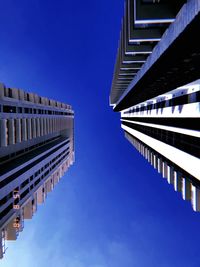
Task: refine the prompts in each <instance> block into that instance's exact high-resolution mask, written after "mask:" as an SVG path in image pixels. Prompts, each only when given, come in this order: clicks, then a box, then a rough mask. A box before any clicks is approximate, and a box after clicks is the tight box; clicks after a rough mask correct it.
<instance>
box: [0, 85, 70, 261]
mask: <svg viewBox="0 0 200 267" xmlns="http://www.w3.org/2000/svg"><path fill="white" fill-rule="evenodd" d="M73 122H74V112H73V110H72V107H71V106H70V105H66V104H64V103H61V102H57V101H54V100H51V99H48V98H45V97H40V96H38V95H37V94H33V93H27V92H25V91H23V90H21V89H15V88H7V87H6V86H5V85H4V84H0V258H2V257H3V254H4V253H5V249H6V248H5V241H6V240H15V239H16V238H17V235H18V234H19V232H20V231H22V229H23V227H24V219H31V218H32V216H33V214H34V213H35V212H36V210H37V204H41V203H43V202H44V200H45V198H46V196H47V194H48V193H49V192H50V191H52V189H53V188H54V186H55V185H56V184H57V182H58V181H59V180H60V178H61V177H62V176H63V175H64V173H65V172H66V171H67V169H68V167H69V166H70V165H71V164H72V163H73V161H74V126H73V125H74V123H73Z"/></svg>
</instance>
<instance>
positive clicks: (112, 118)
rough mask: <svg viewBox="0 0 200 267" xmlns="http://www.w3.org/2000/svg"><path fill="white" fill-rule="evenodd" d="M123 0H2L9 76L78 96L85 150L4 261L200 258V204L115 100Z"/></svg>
mask: <svg viewBox="0 0 200 267" xmlns="http://www.w3.org/2000/svg"><path fill="white" fill-rule="evenodd" d="M123 2H124V1H123V0H100V1H97V0H85V1H81V0H77V1H69V0H65V1H64V0H57V1H56V0H28V1H27V0H26V1H25V0H20V1H19V0H6V1H0V10H1V14H0V36H1V38H0V81H2V82H3V83H5V84H6V85H7V86H11V87H18V88H22V89H25V90H28V91H33V92H35V93H38V94H40V95H43V96H46V97H49V98H53V99H57V100H59V101H63V102H66V103H69V104H71V105H73V108H74V110H75V150H76V161H75V164H74V165H73V166H72V167H71V168H70V170H69V171H68V172H67V174H66V175H65V176H64V177H63V178H62V180H61V181H60V183H59V184H58V185H57V186H56V188H55V189H54V191H53V192H52V193H50V194H49V195H48V198H47V200H46V202H45V204H44V205H42V206H39V207H38V211H37V213H36V214H35V215H34V217H33V219H32V220H30V221H25V227H24V230H23V232H22V233H20V235H19V237H18V240H17V241H16V242H9V243H7V244H8V249H7V251H6V254H5V257H4V259H3V260H2V261H0V266H3V267H40V266H42V267H147V266H148V267H174V266H175V267H199V266H200V253H199V237H200V232H199V229H200V214H199V213H195V212H193V210H192V208H191V205H190V203H189V202H186V201H183V200H182V198H181V195H180V194H179V193H176V192H175V191H174V190H173V188H172V186H170V185H168V183H167V182H166V180H165V179H163V178H162V177H161V176H160V175H159V174H158V173H157V171H156V170H154V169H153V168H152V167H151V166H150V165H149V164H148V163H147V162H146V161H145V159H144V158H143V157H142V156H141V155H140V154H139V153H138V152H137V151H136V150H135V149H134V148H133V147H132V146H131V144H130V143H129V142H128V141H127V140H126V139H125V138H124V134H123V131H122V130H121V128H120V120H119V114H117V113H114V112H113V111H112V109H111V107H109V93H110V86H111V81H112V74H113V68H114V63H115V57H116V53H117V47H118V38H119V33H120V28H121V26H120V24H121V17H122V14H123V4H124V3H123Z"/></svg>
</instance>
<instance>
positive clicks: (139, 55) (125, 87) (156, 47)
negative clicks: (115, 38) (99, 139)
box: [110, 0, 200, 211]
mask: <svg viewBox="0 0 200 267" xmlns="http://www.w3.org/2000/svg"><path fill="white" fill-rule="evenodd" d="M199 28H200V1H197V0H188V1H181V0H180V1H162V0H161V1H155V0H154V1H153V0H127V1H125V12H124V17H123V19H122V30H121V35H120V41H119V47H118V52H117V58H116V64H115V69H114V74H113V81H112V87H111V93H110V105H111V106H113V109H114V111H118V112H120V113H121V127H122V129H123V130H124V132H125V137H126V138H127V139H128V140H129V141H130V142H131V144H133V145H134V146H135V147H136V148H137V149H138V150H139V152H140V153H141V154H142V155H143V156H144V157H145V158H146V159H147V160H148V161H149V162H150V163H151V165H153V166H154V168H156V169H157V170H158V172H160V173H161V174H162V176H163V177H164V178H166V179H167V181H168V183H170V184H173V186H174V189H175V190H176V191H181V192H182V196H183V199H187V200H190V201H191V202H192V206H193V208H194V210H195V211H199V210H200V159H199V156H200V139H199V137H200V132H199V130H200V109H199V106H200V103H199V101H200V74H199V73H200V65H199V60H200V40H199V38H198V36H197V34H196V33H197V31H198V29H199Z"/></svg>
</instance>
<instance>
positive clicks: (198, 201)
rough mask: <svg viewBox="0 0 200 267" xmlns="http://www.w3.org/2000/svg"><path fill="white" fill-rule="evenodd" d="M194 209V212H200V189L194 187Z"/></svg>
mask: <svg viewBox="0 0 200 267" xmlns="http://www.w3.org/2000/svg"><path fill="white" fill-rule="evenodd" d="M192 207H193V210H194V211H200V189H199V188H197V187H196V186H195V185H192Z"/></svg>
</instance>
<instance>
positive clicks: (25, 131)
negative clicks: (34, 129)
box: [22, 119, 27, 141]
mask: <svg viewBox="0 0 200 267" xmlns="http://www.w3.org/2000/svg"><path fill="white" fill-rule="evenodd" d="M26 124H27V121H26V119H22V140H23V141H26V140H27V127H26Z"/></svg>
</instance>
